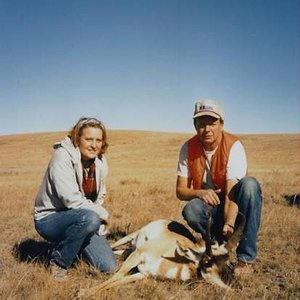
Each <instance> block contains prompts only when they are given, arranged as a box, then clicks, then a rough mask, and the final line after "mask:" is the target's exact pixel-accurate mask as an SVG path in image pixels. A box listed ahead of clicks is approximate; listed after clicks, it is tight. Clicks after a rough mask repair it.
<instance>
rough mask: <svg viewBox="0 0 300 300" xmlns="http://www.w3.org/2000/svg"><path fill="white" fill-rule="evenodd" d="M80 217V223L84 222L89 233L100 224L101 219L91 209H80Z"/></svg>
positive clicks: (95, 229)
mask: <svg viewBox="0 0 300 300" xmlns="http://www.w3.org/2000/svg"><path fill="white" fill-rule="evenodd" d="M80 218H81V219H80V223H81V224H84V226H85V228H86V231H87V232H89V233H92V232H95V231H97V230H98V229H99V227H100V225H101V219H100V218H99V216H98V214H97V213H95V212H94V211H92V210H87V209H84V210H82V213H81V216H80Z"/></svg>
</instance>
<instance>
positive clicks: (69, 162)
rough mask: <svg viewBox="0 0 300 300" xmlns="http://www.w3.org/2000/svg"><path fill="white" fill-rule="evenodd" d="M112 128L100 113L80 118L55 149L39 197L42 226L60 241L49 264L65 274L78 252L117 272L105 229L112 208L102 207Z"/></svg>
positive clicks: (57, 275) (63, 276)
mask: <svg viewBox="0 0 300 300" xmlns="http://www.w3.org/2000/svg"><path fill="white" fill-rule="evenodd" d="M107 147H108V144H107V134H106V130H105V127H104V126H103V124H102V123H101V122H100V121H98V120H97V119H95V118H81V119H80V120H79V121H78V122H77V123H76V124H75V126H74V127H73V129H72V130H71V132H70V133H69V135H68V136H67V137H65V138H64V139H63V140H62V141H61V142H59V143H56V144H55V145H54V149H55V151H54V153H53V156H52V158H51V160H50V162H49V165H48V168H47V170H46V173H45V176H44V179H43V182H42V185H41V187H40V190H39V192H38V194H37V197H36V200H35V211H34V221H35V228H36V230H37V232H38V233H39V234H40V235H41V236H42V237H43V238H45V239H46V240H48V241H50V242H53V243H55V248H54V250H53V252H52V256H51V261H50V266H51V273H52V275H53V277H54V278H55V279H57V280H64V279H66V276H67V269H68V268H69V267H70V266H71V265H72V263H73V261H74V260H75V258H76V257H77V255H78V254H83V256H84V257H85V258H86V259H87V260H88V262H89V263H90V264H91V265H92V266H93V267H95V268H97V269H98V270H100V271H102V272H114V271H115V270H116V268H117V263H116V259H115V256H114V254H113V252H112V250H111V248H110V246H109V244H108V243H107V241H106V239H105V237H104V236H103V234H104V233H105V224H106V223H107V218H108V212H107V211H106V210H105V208H104V207H102V204H103V202H104V197H105V194H106V188H105V178H106V176H107V173H108V167H107V163H106V159H105V157H104V155H103V154H104V152H105V150H106V149H107Z"/></svg>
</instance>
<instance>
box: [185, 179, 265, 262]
mask: <svg viewBox="0 0 300 300" xmlns="http://www.w3.org/2000/svg"><path fill="white" fill-rule="evenodd" d="M235 195H236V203H237V205H238V207H239V211H240V212H241V213H243V214H244V215H245V217H246V225H245V229H244V238H243V239H242V240H241V241H240V243H239V246H238V248H237V259H238V260H239V261H242V262H247V263H252V262H254V261H255V259H256V256H257V246H256V240H257V234H258V229H259V226H260V217H261V208H262V195H261V188H260V185H259V183H258V182H257V180H256V179H255V178H253V177H244V178H242V179H241V180H240V181H239V182H238V183H237V185H236V186H235ZM210 209H211V206H209V205H207V204H206V203H204V202H203V201H202V200H201V199H199V198H195V199H192V200H191V201H189V202H188V203H187V204H186V206H185V207H184V209H183V211H182V215H183V217H184V219H185V220H186V221H187V223H188V224H189V226H190V227H191V228H193V229H194V230H195V231H197V232H199V233H201V235H202V236H203V237H205V234H206V225H207V221H208V211H209V210H210ZM223 209H224V206H223V205H218V206H215V207H214V208H212V210H211V213H212V217H213V225H212V235H214V236H215V237H216V238H217V239H218V237H220V234H221V233H222V228H223V225H224V218H223Z"/></svg>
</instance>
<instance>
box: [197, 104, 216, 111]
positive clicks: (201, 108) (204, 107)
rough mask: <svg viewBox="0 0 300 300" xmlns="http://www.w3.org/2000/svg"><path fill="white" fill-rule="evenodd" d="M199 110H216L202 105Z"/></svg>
mask: <svg viewBox="0 0 300 300" xmlns="http://www.w3.org/2000/svg"><path fill="white" fill-rule="evenodd" d="M199 110H214V108H213V107H212V106H209V105H201V106H200V107H199Z"/></svg>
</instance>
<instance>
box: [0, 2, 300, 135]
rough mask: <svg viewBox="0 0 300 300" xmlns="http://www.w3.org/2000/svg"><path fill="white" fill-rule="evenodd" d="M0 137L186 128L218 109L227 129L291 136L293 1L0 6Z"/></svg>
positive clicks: (295, 96) (296, 49)
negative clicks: (88, 128) (93, 125)
mask: <svg viewBox="0 0 300 300" xmlns="http://www.w3.org/2000/svg"><path fill="white" fill-rule="evenodd" d="M0 28H1V29H0V101H1V110H0V117H1V126H0V134H1V135H3V134H14V133H26V132H45V131H64V130H69V129H70V128H71V127H72V126H73V125H74V123H75V122H76V121H77V119H78V118H79V117H81V116H94V117H97V118H99V119H100V120H102V121H103V122H104V123H105V125H106V127H107V128H108V129H141V130H152V131H171V132H193V130H194V129H193V125H192V114H193V109H194V103H195V101H196V100H198V99H201V98H212V99H217V100H219V101H220V102H222V103H223V106H224V111H225V128H226V129H227V130H228V131H231V132H235V133H299V132H300V1H299V0H226V1H224V0H205V1H204V0H80V1H79V0H0Z"/></svg>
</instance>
